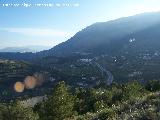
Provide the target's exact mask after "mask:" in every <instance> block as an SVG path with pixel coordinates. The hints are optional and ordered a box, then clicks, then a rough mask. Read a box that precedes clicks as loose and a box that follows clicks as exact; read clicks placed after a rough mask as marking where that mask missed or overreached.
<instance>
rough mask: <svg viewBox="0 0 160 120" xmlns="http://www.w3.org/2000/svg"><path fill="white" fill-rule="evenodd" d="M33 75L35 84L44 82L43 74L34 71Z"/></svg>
mask: <svg viewBox="0 0 160 120" xmlns="http://www.w3.org/2000/svg"><path fill="white" fill-rule="evenodd" d="M33 76H34V77H35V78H36V79H37V83H36V84H37V86H41V85H42V84H43V82H44V76H43V75H42V74H41V73H35V74H34V75H33Z"/></svg>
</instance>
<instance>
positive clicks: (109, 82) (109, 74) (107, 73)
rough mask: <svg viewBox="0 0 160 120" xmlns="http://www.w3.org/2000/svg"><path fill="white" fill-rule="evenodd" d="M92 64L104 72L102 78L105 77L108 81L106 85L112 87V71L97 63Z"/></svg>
mask: <svg viewBox="0 0 160 120" xmlns="http://www.w3.org/2000/svg"><path fill="white" fill-rule="evenodd" d="M92 63H93V64H94V65H96V66H97V67H98V68H99V69H100V70H101V72H102V76H103V77H105V79H106V83H107V85H111V83H112V82H113V79H114V77H113V75H112V73H111V72H110V71H108V70H106V69H105V68H104V67H103V66H101V65H100V64H99V63H97V62H95V61H92Z"/></svg>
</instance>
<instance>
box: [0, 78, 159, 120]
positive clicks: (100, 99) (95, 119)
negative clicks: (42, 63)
mask: <svg viewBox="0 0 160 120" xmlns="http://www.w3.org/2000/svg"><path fill="white" fill-rule="evenodd" d="M154 82H155V81H152V82H149V83H148V84H147V85H146V86H142V85H141V84H139V83H138V82H130V83H127V84H121V85H118V84H112V85H111V86H106V87H103V88H102V87H97V88H76V89H71V88H70V87H69V86H67V85H66V84H65V83H64V82H59V83H58V84H57V85H56V86H55V87H54V89H53V92H52V94H50V95H48V96H47V99H45V100H44V101H42V102H39V103H37V104H36V105H35V106H34V107H32V108H31V107H29V106H24V105H23V104H22V103H21V102H18V101H16V102H10V103H1V104H0V119H1V120H158V118H159V117H160V109H159V108H160V96H159V95H160V93H159V89H157V88H156V89H154V91H153V89H149V87H148V86H149V84H150V86H152V88H154V86H153V85H152V83H154ZM158 85H159V86H160V84H158ZM156 87H157V86H156Z"/></svg>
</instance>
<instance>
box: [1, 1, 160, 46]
mask: <svg viewBox="0 0 160 120" xmlns="http://www.w3.org/2000/svg"><path fill="white" fill-rule="evenodd" d="M8 4H9V5H8ZM16 4H17V5H19V6H18V7H16ZM38 4H39V5H40V4H41V6H38ZM68 4H69V5H68ZM27 5H30V6H28V7H27ZM44 5H50V6H48V7H47V6H44ZM159 6H160V0H0V48H3V47H10V46H28V45H45V46H54V45H56V44H58V43H61V42H63V41H66V40H67V39H69V38H70V37H72V36H73V35H74V34H75V33H76V32H78V31H79V30H81V29H83V28H85V27H86V26H89V25H91V24H93V23H95V22H104V21H108V20H112V19H116V18H119V17H125V16H131V15H134V14H138V13H143V12H152V11H160V7H159Z"/></svg>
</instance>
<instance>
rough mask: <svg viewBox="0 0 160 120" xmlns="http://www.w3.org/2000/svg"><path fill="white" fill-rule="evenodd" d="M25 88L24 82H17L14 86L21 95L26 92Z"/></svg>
mask: <svg viewBox="0 0 160 120" xmlns="http://www.w3.org/2000/svg"><path fill="white" fill-rule="evenodd" d="M24 87H25V85H24V84H23V83H22V82H16V83H15V84H14V90H15V91H16V92H19V93H20V92H23V91H24Z"/></svg>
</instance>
